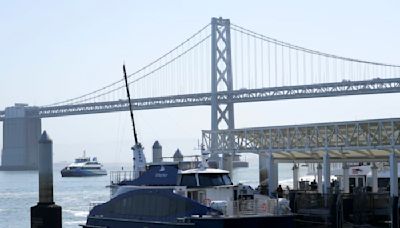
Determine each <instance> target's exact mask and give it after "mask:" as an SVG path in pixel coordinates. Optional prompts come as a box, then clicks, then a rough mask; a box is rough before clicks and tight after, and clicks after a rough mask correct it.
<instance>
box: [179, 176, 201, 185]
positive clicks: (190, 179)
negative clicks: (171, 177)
mask: <svg viewBox="0 0 400 228" xmlns="http://www.w3.org/2000/svg"><path fill="white" fill-rule="evenodd" d="M180 185H181V186H187V187H196V186H197V182H196V176H195V175H194V174H184V175H182V178H181V184H180Z"/></svg>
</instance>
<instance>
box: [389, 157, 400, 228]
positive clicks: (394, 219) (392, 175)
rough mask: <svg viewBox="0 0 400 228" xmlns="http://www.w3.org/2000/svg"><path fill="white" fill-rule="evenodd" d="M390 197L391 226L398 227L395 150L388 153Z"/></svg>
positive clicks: (397, 186) (397, 185) (397, 187)
mask: <svg viewBox="0 0 400 228" xmlns="http://www.w3.org/2000/svg"><path fill="white" fill-rule="evenodd" d="M389 164H390V199H391V209H392V210H391V216H390V217H391V222H392V224H391V227H398V225H399V219H398V218H399V206H398V201H399V184H398V173H397V169H398V167H397V166H398V162H397V156H396V152H395V150H393V152H392V153H391V154H390V157H389Z"/></svg>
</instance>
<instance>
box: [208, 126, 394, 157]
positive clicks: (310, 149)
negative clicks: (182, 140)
mask: <svg viewBox="0 0 400 228" xmlns="http://www.w3.org/2000/svg"><path fill="white" fill-rule="evenodd" d="M213 134H215V137H216V138H217V143H216V145H217V148H211V136H212V135H213ZM202 138H203V143H204V144H205V146H206V148H208V149H209V150H210V151H211V152H213V153H227V152H232V150H233V151H234V152H235V153H256V154H260V153H272V155H273V157H274V159H275V160H276V161H278V162H297V163H299V162H321V161H322V160H323V156H324V154H325V153H328V154H329V157H330V160H331V162H339V161H350V162H362V161H364V162H366V161H371V162H372V161H388V160H389V155H390V154H391V153H392V152H395V153H396V154H397V155H399V150H400V118H392V119H376V120H363V121H350V122H334V123H316V124H304V125H291V126H275V127H274V126H273V127H257V128H244V129H234V130H219V131H203V136H202ZM229 145H231V146H229Z"/></svg>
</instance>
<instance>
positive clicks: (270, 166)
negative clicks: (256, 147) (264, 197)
mask: <svg viewBox="0 0 400 228" xmlns="http://www.w3.org/2000/svg"><path fill="white" fill-rule="evenodd" d="M267 173H268V194H269V196H274V194H275V193H276V189H277V188H278V165H277V164H275V161H274V157H273V156H272V153H271V152H269V153H268V156H267Z"/></svg>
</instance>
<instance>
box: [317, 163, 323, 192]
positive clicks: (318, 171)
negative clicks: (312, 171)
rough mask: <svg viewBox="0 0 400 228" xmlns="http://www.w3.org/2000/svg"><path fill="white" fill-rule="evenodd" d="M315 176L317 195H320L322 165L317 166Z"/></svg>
mask: <svg viewBox="0 0 400 228" xmlns="http://www.w3.org/2000/svg"><path fill="white" fill-rule="evenodd" d="M317 175H318V193H322V186H323V185H322V165H321V164H320V163H318V166H317Z"/></svg>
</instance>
